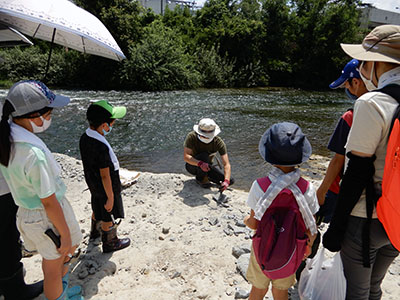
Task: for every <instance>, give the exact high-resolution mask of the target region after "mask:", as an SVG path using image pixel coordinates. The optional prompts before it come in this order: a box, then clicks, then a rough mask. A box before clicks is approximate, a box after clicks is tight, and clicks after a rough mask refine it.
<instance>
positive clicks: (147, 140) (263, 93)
mask: <svg viewBox="0 0 400 300" xmlns="http://www.w3.org/2000/svg"><path fill="white" fill-rule="evenodd" d="M56 92H58V93H62V94H65V95H67V96H70V97H71V99H72V101H71V104H70V105H68V106H66V107H64V108H62V109H58V110H54V112H53V116H54V117H53V120H52V125H51V127H50V128H49V129H48V130H47V131H46V132H45V133H42V134H40V137H41V138H42V139H43V140H44V141H45V142H46V144H47V145H48V146H49V148H50V149H51V150H52V151H53V152H59V153H64V154H67V155H70V156H73V157H76V158H80V156H79V148H78V143H79V137H80V136H81V134H82V133H83V132H84V131H85V129H86V128H87V122H86V120H85V113H86V109H87V107H88V105H89V104H90V100H100V99H106V100H108V101H109V102H110V103H111V104H112V105H124V106H126V107H127V109H128V112H127V116H126V117H125V118H124V119H121V120H118V121H117V122H116V124H115V126H114V128H113V131H112V133H111V134H110V135H108V136H107V139H108V140H109V142H110V144H111V145H112V147H113V149H114V151H115V153H116V154H117V156H118V158H119V160H120V164H121V166H122V167H125V168H128V169H135V170H139V171H150V172H175V173H182V172H183V173H185V172H186V171H185V168H184V162H183V141H184V139H185V136H186V134H187V133H188V132H189V131H191V130H192V128H193V125H194V124H195V123H197V122H198V121H199V120H200V119H201V118H203V117H210V118H213V119H214V120H215V121H216V122H217V124H218V125H219V126H220V127H221V130H222V132H221V133H220V136H221V137H222V138H223V139H224V141H225V143H226V144H227V147H228V154H229V159H230V162H231V165H232V176H233V177H234V178H235V179H236V183H235V186H236V187H238V188H242V189H245V190H248V189H249V188H250V186H251V183H252V181H253V180H254V179H255V178H257V177H260V176H263V175H265V163H264V162H263V160H262V159H261V157H260V155H259V154H258V141H259V139H260V136H261V135H262V134H263V133H264V131H265V130H266V129H267V128H268V127H269V126H271V125H272V124H273V123H276V122H282V121H291V122H295V123H297V124H299V125H300V127H301V128H302V130H303V132H304V133H305V134H306V135H307V137H308V139H309V140H310V143H311V145H312V147H313V153H314V154H320V155H330V154H329V151H328V150H327V149H326V144H327V143H328V141H329V137H330V134H331V133H332V131H333V129H334V127H335V125H336V122H337V120H338V118H339V117H340V115H341V114H342V113H343V112H344V111H345V110H346V109H347V108H349V107H351V106H352V105H353V103H352V102H351V101H350V100H348V99H347V98H346V96H345V94H344V92H343V91H338V92H336V91H333V92H332V91H329V92H328V91H327V92H307V91H301V90H294V89H284V90H278V89H273V90H271V89H223V90H208V89H200V90H193V91H172V92H152V93H144V92H119V91H118V92H117V91H107V92H103V91H75V90H58V91H56ZM6 93H7V90H0V96H1V97H2V98H4V96H5V95H6Z"/></svg>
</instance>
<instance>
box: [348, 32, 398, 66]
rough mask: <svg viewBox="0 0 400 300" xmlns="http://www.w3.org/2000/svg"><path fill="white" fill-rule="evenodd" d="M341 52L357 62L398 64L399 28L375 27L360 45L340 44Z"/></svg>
mask: <svg viewBox="0 0 400 300" xmlns="http://www.w3.org/2000/svg"><path fill="white" fill-rule="evenodd" d="M340 46H341V47H342V49H343V51H344V52H346V53H347V54H348V55H349V56H351V57H353V58H356V59H358V60H359V61H381V62H388V63H396V64H400V26H398V25H381V26H378V27H375V28H374V29H373V30H372V31H371V32H370V33H369V34H368V35H367V36H366V37H365V38H364V40H363V41H362V43H361V44H357V45H352V44H340Z"/></svg>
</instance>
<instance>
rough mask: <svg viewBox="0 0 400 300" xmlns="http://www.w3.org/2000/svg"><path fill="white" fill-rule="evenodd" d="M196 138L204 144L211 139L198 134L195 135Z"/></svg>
mask: <svg viewBox="0 0 400 300" xmlns="http://www.w3.org/2000/svg"><path fill="white" fill-rule="evenodd" d="M197 138H198V139H199V140H200V142H203V143H204V144H209V143H211V141H212V140H213V139H207V138H204V137H202V136H200V135H197Z"/></svg>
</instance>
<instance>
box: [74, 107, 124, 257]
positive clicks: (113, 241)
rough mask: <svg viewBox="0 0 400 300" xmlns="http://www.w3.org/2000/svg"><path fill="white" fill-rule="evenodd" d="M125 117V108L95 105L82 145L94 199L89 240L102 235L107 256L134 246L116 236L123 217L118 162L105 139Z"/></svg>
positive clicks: (84, 165)
mask: <svg viewBox="0 0 400 300" xmlns="http://www.w3.org/2000/svg"><path fill="white" fill-rule="evenodd" d="M125 114H126V108H125V107H123V106H120V107H113V106H111V104H110V103H108V102H107V101H105V100H100V101H96V102H93V103H92V104H91V105H90V106H89V108H88V110H87V112H86V117H87V120H88V122H89V128H88V129H86V131H85V133H84V134H82V136H81V138H80V141H79V150H80V152H81V158H82V164H83V171H84V173H85V180H86V184H87V185H88V187H89V190H90V193H91V195H92V196H91V205H92V211H93V213H92V218H91V221H92V226H91V231H90V238H91V239H94V238H98V237H100V235H101V239H102V243H103V245H102V246H103V252H104V253H108V252H113V251H117V250H121V249H124V248H126V247H128V246H129V245H130V243H131V241H130V239H129V238H122V239H120V238H118V236H117V224H115V223H114V218H115V219H116V218H123V217H124V207H123V204H122V198H121V181H120V178H119V162H118V159H117V157H116V155H115V153H114V151H113V149H112V148H111V146H110V144H109V143H108V141H107V140H106V138H105V135H107V134H109V133H110V132H111V130H112V128H113V125H114V123H115V121H116V119H120V118H123V117H124V116H125ZM99 227H101V233H100V228H99Z"/></svg>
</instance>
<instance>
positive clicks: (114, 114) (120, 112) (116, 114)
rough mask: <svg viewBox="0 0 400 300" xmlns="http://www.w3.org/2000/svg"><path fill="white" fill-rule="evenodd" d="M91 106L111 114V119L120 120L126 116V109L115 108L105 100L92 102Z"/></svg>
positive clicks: (122, 107)
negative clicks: (96, 106) (99, 107)
mask: <svg viewBox="0 0 400 300" xmlns="http://www.w3.org/2000/svg"><path fill="white" fill-rule="evenodd" d="M93 105H98V106H101V107H102V108H104V109H105V110H107V111H108V112H109V113H110V114H111V117H110V118H111V119H121V118H123V117H124V116H125V115H126V107H125V106H116V107H113V106H112V105H111V104H110V103H108V101H106V100H99V101H96V102H93Z"/></svg>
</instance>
